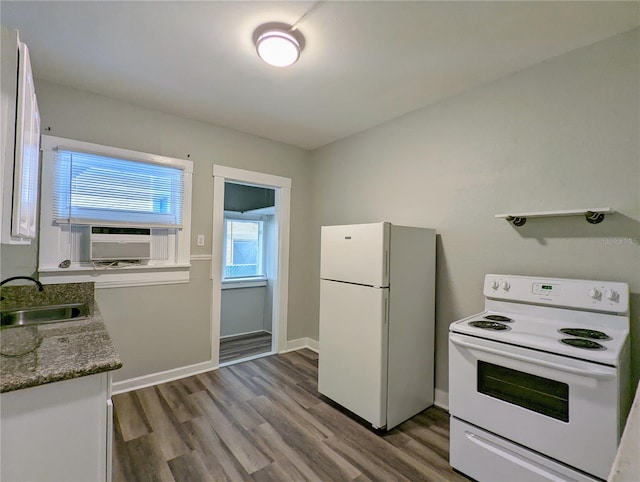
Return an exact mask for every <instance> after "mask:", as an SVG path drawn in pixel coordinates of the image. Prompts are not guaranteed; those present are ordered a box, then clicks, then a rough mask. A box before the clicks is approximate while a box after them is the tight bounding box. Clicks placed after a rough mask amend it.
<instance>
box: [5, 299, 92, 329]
mask: <svg viewBox="0 0 640 482" xmlns="http://www.w3.org/2000/svg"><path fill="white" fill-rule="evenodd" d="M88 315H89V307H88V306H87V305H86V304H84V303H72V304H68V305H50V306H36V307H34V308H24V309H21V310H10V311H3V312H2V313H0V325H1V326H2V327H9V326H23V325H39V324H42V323H55V322H58V321H66V320H72V319H74V318H82V317H86V316H88Z"/></svg>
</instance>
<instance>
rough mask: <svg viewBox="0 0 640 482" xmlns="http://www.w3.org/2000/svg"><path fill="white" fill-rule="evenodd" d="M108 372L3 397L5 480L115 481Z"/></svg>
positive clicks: (1, 470) (0, 473)
mask: <svg viewBox="0 0 640 482" xmlns="http://www.w3.org/2000/svg"><path fill="white" fill-rule="evenodd" d="M112 415H113V410H112V405H111V375H110V374H109V373H108V372H105V373H99V374H96V375H89V376H85V377H81V378H74V379H72V380H65V381H61V382H56V383H49V384H46V385H40V386H38V387H33V388H25V389H23V390H16V391H13V392H7V393H3V394H0V423H1V425H0V427H1V428H0V437H1V440H0V442H1V444H0V460H2V464H0V480H2V481H7V482H8V481H11V482H20V481H24V482H27V481H28V482H36V481H46V482H57V481H60V482H63V481H64V482H72V481H78V482H90V481H100V482H104V481H107V482H110V479H111V430H112V423H113V422H112Z"/></svg>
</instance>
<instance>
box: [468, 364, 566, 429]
mask: <svg viewBox="0 0 640 482" xmlns="http://www.w3.org/2000/svg"><path fill="white" fill-rule="evenodd" d="M478 392H480V393H484V394H485V395H489V396H491V397H494V398H498V399H500V400H504V401H505V402H509V403H513V404H514V405H518V406H520V407H523V408H526V409H528V410H532V411H534V412H537V413H541V414H543V415H546V416H548V417H552V418H555V419H557V420H561V421H563V422H568V421H569V385H567V384H566V383H561V382H557V381H555V380H550V379H548V378H544V377H539V376H537V375H530V374H529V373H524V372H520V371H518V370H512V369H511V368H505V367H502V366H500V365H494V364H492V363H487V362H484V361H482V360H478Z"/></svg>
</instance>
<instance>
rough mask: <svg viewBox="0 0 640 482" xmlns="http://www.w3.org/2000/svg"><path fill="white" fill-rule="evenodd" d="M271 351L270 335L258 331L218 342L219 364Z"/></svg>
mask: <svg viewBox="0 0 640 482" xmlns="http://www.w3.org/2000/svg"><path fill="white" fill-rule="evenodd" d="M270 351H271V333H268V332H266V331H260V332H258V333H249V334H247V335H238V336H234V337H228V338H224V339H222V340H220V363H226V362H230V361H233V360H239V359H241V358H246V357H249V356H252V355H259V354H260V353H268V352H270Z"/></svg>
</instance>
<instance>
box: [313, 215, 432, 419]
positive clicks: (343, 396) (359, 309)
mask: <svg viewBox="0 0 640 482" xmlns="http://www.w3.org/2000/svg"><path fill="white" fill-rule="evenodd" d="M435 244H436V240H435V231H434V230H433V229H425V228H414V227H406V226H395V225H392V224H390V223H373V224H354V225H346V226H323V227H322V232H321V259H320V278H321V279H320V357H319V367H318V391H319V392H320V393H321V394H323V395H325V396H326V397H328V398H329V399H331V400H333V401H334V402H336V403H338V404H340V405H342V406H343V407H345V408H347V409H348V410H350V411H351V412H353V413H355V414H356V415H358V416H360V417H361V418H363V419H365V420H367V421H368V422H369V423H371V425H373V427H375V428H377V429H386V430H390V429H391V428H393V427H395V426H396V425H398V424H400V423H402V422H403V421H405V420H407V419H408V418H411V417H412V416H414V415H416V414H417V413H419V412H421V411H422V410H424V409H425V408H427V407H429V406H431V405H432V404H433V394H434V322H435V320H434V312H435V251H436V248H435Z"/></svg>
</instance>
